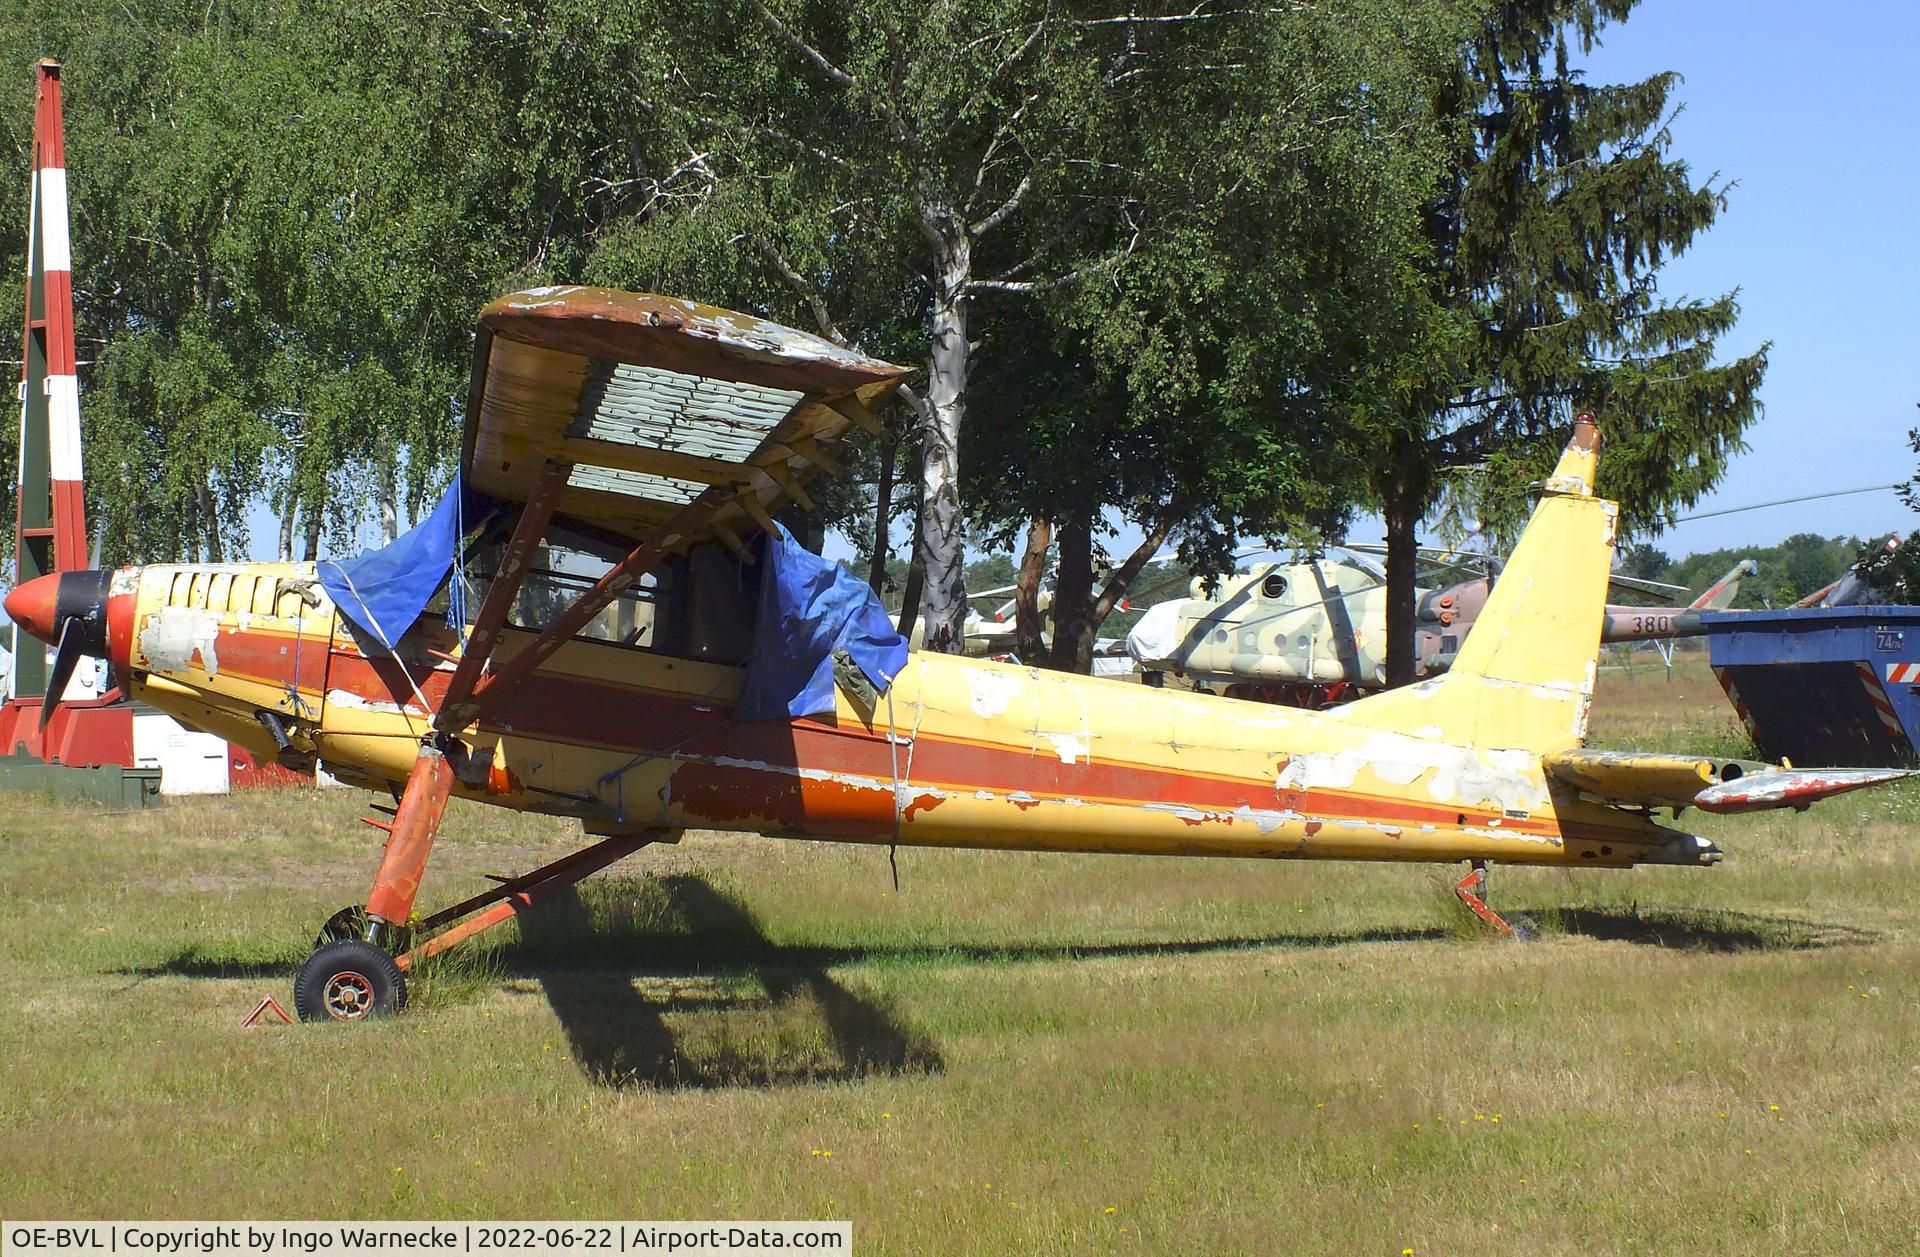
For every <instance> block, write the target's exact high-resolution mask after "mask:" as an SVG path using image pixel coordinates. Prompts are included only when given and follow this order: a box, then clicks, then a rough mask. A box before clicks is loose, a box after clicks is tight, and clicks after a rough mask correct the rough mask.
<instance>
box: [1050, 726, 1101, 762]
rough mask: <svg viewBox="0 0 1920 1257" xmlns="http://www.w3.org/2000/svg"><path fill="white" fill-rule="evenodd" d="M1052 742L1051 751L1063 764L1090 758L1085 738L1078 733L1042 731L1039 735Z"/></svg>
mask: <svg viewBox="0 0 1920 1257" xmlns="http://www.w3.org/2000/svg"><path fill="white" fill-rule="evenodd" d="M1040 736H1041V737H1042V738H1045V739H1046V740H1047V741H1049V742H1051V743H1053V753H1054V754H1055V755H1058V756H1059V757H1060V762H1061V763H1063V764H1072V763H1076V762H1078V761H1079V760H1082V759H1091V758H1092V755H1091V754H1090V753H1089V752H1088V748H1087V739H1086V738H1085V737H1084V736H1083V735H1081V734H1078V733H1043V734H1041V735H1040Z"/></svg>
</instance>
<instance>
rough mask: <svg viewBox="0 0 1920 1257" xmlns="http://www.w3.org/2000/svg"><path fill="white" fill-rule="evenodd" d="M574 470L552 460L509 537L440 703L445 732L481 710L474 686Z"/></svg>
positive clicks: (459, 726)
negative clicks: (568, 477) (569, 474)
mask: <svg viewBox="0 0 1920 1257" xmlns="http://www.w3.org/2000/svg"><path fill="white" fill-rule="evenodd" d="M572 470H573V464H572V463H565V462H549V463H548V464H547V465H546V467H545V468H544V469H542V471H541V473H540V478H539V480H538V481H537V482H535V485H534V489H533V492H532V493H531V494H529V495H528V497H527V504H526V506H525V507H523V508H521V511H520V520H519V522H518V523H516V524H515V525H514V526H513V536H512V537H511V538H510V539H509V540H508V541H507V548H506V551H505V552H504V553H503V554H502V555H501V558H500V570H499V572H497V573H496V574H495V575H494V578H493V583H492V584H491V585H489V586H487V596H486V597H485V598H484V599H483V600H482V601H481V603H480V610H479V611H478V612H477V613H476V614H475V615H474V618H473V631H472V632H471V633H469V634H467V644H466V646H465V648H464V649H463V650H462V651H461V652H460V663H459V666H458V667H456V668H455V669H454V671H453V679H452V680H451V681H449V682H448V683H447V693H446V697H445V698H443V699H442V700H441V702H440V714H439V715H438V716H437V717H435V719H434V722H433V723H434V727H435V728H437V729H439V730H440V732H442V733H453V732H455V731H456V730H459V729H462V728H465V727H466V726H467V725H468V724H469V723H471V722H472V720H473V718H474V716H475V715H477V714H479V711H478V707H477V706H476V705H475V704H473V703H472V702H470V701H469V700H470V699H472V698H473V696H474V688H475V686H476V685H478V684H479V683H480V679H481V673H482V672H483V671H484V670H485V668H486V666H487V662H488V661H489V660H490V659H492V658H493V648H494V647H495V646H497V645H499V644H500V630H501V628H502V627H503V626H504V625H505V624H506V622H507V611H508V610H509V609H510V608H511V607H512V606H513V600H514V599H515V598H517V597H518V596H519V594H520V586H521V584H522V583H523V582H524V581H525V580H526V578H527V568H528V566H529V565H530V564H531V563H532V561H533V552H534V549H535V547H537V546H538V545H539V544H540V538H541V537H542V536H543V535H544V534H545V533H546V531H547V525H548V524H549V523H550V522H551V521H552V520H553V510H554V507H556V506H558V505H559V503H560V494H561V493H562V492H564V491H565V489H566V487H567V475H568V473H570V472H571V471H572ZM456 579H458V578H457V577H456Z"/></svg>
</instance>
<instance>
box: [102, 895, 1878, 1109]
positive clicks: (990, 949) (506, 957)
mask: <svg viewBox="0 0 1920 1257" xmlns="http://www.w3.org/2000/svg"><path fill="white" fill-rule="evenodd" d="M1530 915H1531V916H1532V917H1533V918H1534V920H1535V922H1536V923H1537V924H1538V925H1539V926H1540V927H1541V928H1542V929H1543V930H1544V932H1546V933H1549V934H1565V935H1573V936H1579V937H1586V938H1594V939H1602V940H1609V941H1619V942H1628V943H1634V944H1637V945H1641V946H1649V947H1659V948H1665V949H1672V950H1687V951H1706V952H1713V953H1737V952H1748V951H1800V950H1810V949H1816V948H1824V947H1833V946H1845V945H1858V944H1862V943H1868V942H1871V941H1873V940H1874V939H1876V938H1877V937H1878V935H1876V934H1874V933H1872V932H1870V931H1867V930H1862V929H1857V928H1855V927H1852V926H1846V925H1833V924H1821V923H1815V922H1806V921H1800V920H1795V919H1792V918H1789V917H1780V916H1763V915H1757V914H1752V913H1742V912H1733V911H1716V910H1686V909H1643V908H1641V907H1639V906H1638V905H1632V906H1627V907H1617V908H1616V907H1598V906H1585V907H1576V908H1558V907H1549V908H1543V909H1535V910H1534V911H1533V912H1532V913H1531V914H1530ZM519 934H520V937H519V939H518V941H515V942H512V943H509V944H507V945H505V946H503V947H499V948H497V949H493V950H490V951H488V952H487V953H486V956H485V971H486V974H487V977H486V980H485V981H484V982H483V983H481V985H483V986H491V985H492V982H493V980H494V979H495V978H496V977H499V976H505V977H516V978H522V979H526V980H529V981H532V982H535V983H537V984H538V986H539V988H540V992H541V994H542V995H544V997H545V998H546V1000H547V1002H548V1003H549V1005H550V1006H551V1007H552V1009H553V1012H554V1015H555V1016H556V1017H557V1018H558V1019H559V1021H560V1024H561V1027H562V1029H563V1031H564V1032H565V1034H566V1036H567V1039H568V1043H569V1046H570V1048H571V1051H572V1055H573V1056H574V1058H575V1059H576V1060H577V1061H579V1062H580V1065H581V1067H582V1069H583V1070H584V1071H585V1072H586V1074H587V1075H588V1076H589V1077H590V1078H592V1079H593V1080H594V1081H595V1082H597V1083H599V1084H601V1085H604V1086H609V1087H634V1086H649V1087H661V1088H679V1089H702V1088H719V1087H741V1086H747V1087H752V1086H760V1087H768V1086H783V1085H801V1084H809V1083H819V1082H831V1081H840V1080H847V1079H855V1078H861V1077H867V1076H872V1075H897V1074H904V1073H916V1072H919V1073H924V1072H933V1071H938V1070H939V1069H941V1068H942V1067H943V1066H942V1060H941V1056H940V1053H939V1051H938V1049H937V1047H936V1046H935V1045H934V1044H933V1043H932V1042H931V1041H930V1040H928V1038H927V1037H926V1036H925V1035H924V1034H922V1033H920V1032H918V1031H917V1030H915V1029H914V1028H912V1027H911V1026H910V1025H908V1024H906V1023H905V1022H904V1021H903V1020H902V1019H901V1018H900V1017H899V1016H898V1015H897V1014H896V1012H895V1011H894V1009H893V1008H892V1007H891V1006H890V1003H889V1001H888V1000H887V999H885V998H884V997H883V996H877V995H874V994H870V993H863V992H860V991H856V990H853V989H850V988H849V987H848V986H847V985H845V984H844V983H842V982H841V981H840V980H839V979H837V978H836V977H834V976H833V973H832V972H831V971H832V970H834V969H836V968H839V967H843V966H851V965H859V964H862V963H874V962H877V963H883V964H884V963H888V962H892V963H901V964H931V965H940V964H963V965H964V964H1022V963H1045V962H1059V961H1073V960H1083V959H1111V958H1152V957H1177V956H1197V955H1207V954H1214V953H1225V952H1236V951H1285V950H1294V949H1303V950H1311V949H1324V948H1335V947H1349V946H1355V945H1363V944H1368V943H1390V942H1421V941H1434V940H1440V939H1447V938H1453V937H1457V934H1458V932H1457V931H1454V930H1452V929H1449V928H1445V927H1430V928H1418V929H1402V930H1392V929H1376V930H1355V931H1348V932H1341V933H1271V934H1264V935H1248V936H1231V937H1224V938H1208V939H1189V940H1161V941H1137V942H1115V943H1096V944H1088V945H1076V944H1071V943H1065V944H1063V943H1020V942H1010V943H1006V944H991V945H981V944H945V945H943V944H937V943H926V944H921V943H887V942H878V943H860V944H850V945H846V946H820V945H806V944H788V943H782V942H779V941H777V940H774V939H771V938H769V937H768V936H767V934H766V932H765V930H764V929H763V928H762V927H761V925H760V923H759V921H758V920H757V919H756V918H755V917H754V915H753V913H752V912H750V911H749V910H748V909H747V908H746V907H745V906H744V905H743V904H741V903H740V902H739V901H738V900H737V899H736V898H735V897H733V896H732V895H730V894H728V893H726V892H725V891H724V890H721V889H718V888H716V887H715V886H713V885H712V884H711V883H710V882H708V881H707V880H706V879H705V878H704V877H701V876H699V875H694V874H679V875H673V876H667V877H640V878H609V879H597V880H595V881H592V882H589V883H586V884H584V885H583V886H581V887H574V888H568V889H567V890H565V891H562V892H560V893H557V894H555V895H554V896H553V897H552V898H551V899H549V900H547V901H546V902H544V903H542V904H541V905H540V906H538V907H537V908H535V909H533V910H531V911H528V912H526V913H524V914H522V916H521V917H520V919H519ZM298 960H299V958H298V957H297V956H292V955H289V954H281V955H275V954H273V953H271V952H268V951H265V950H264V949H260V948H258V947H255V948H251V949H245V950H242V949H241V948H238V947H236V948H235V949H234V950H233V951H231V952H225V953H223V952H221V951H219V950H216V949H212V948H208V947H206V946H204V945H193V946H188V947H184V948H181V949H179V950H178V951H175V952H174V953H173V954H171V955H169V956H167V957H166V958H164V959H163V960H161V961H160V962H158V963H157V964H153V965H147V966H141V967H137V968H134V967H128V968H123V969H121V970H119V972H121V973H125V974H130V975H133V976H136V977H140V978H146V977H157V976H177V977H190V978H263V977H272V978H284V977H286V976H287V975H288V974H289V973H290V971H291V970H292V969H294V968H295V967H296V966H297V964H298ZM636 978H639V979H643V980H642V981H640V982H636V980H635V979H636Z"/></svg>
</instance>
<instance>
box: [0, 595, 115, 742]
mask: <svg viewBox="0 0 1920 1257" xmlns="http://www.w3.org/2000/svg"><path fill="white" fill-rule="evenodd" d="M112 581H113V573H112V572H108V571H104V570H101V569H98V568H95V569H89V570H85V571H68V572H55V573H50V574H48V575H46V576H42V577H39V578H37V579H34V580H30V581H28V582H27V583H26V584H24V585H20V586H17V587H15V588H14V590H13V591H12V592H11V593H9V594H8V595H7V597H6V604H5V605H6V612H7V615H8V616H9V617H11V618H12V620H13V622H14V623H15V624H18V625H19V626H20V627H21V628H23V629H25V630H26V631H27V633H28V634H29V635H30V636H32V637H35V638H38V639H39V640H40V641H43V642H46V643H48V644H50V645H52V646H54V655H53V667H52V669H51V670H50V672H49V674H48V676H47V688H46V691H45V695H44V697H43V698H42V699H41V701H40V728H41V730H42V731H44V730H45V729H46V727H47V723H48V722H49V721H50V720H52V719H53V713H54V712H55V711H56V710H58V708H59V706H60V700H61V699H62V698H63V697H64V696H65V693H66V688H67V683H68V682H69V681H71V680H72V679H73V673H74V669H76V668H77V667H79V664H80V659H81V657H82V656H83V655H92V656H94V657H95V658H99V659H105V658H107V657H108V643H107V598H108V594H109V592H110V586H111V584H112Z"/></svg>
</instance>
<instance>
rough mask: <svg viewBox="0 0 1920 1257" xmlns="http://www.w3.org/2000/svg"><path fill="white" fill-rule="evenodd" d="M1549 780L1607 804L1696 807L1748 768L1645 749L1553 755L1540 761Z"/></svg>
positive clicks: (1732, 762) (1547, 755)
mask: <svg viewBox="0 0 1920 1257" xmlns="http://www.w3.org/2000/svg"><path fill="white" fill-rule="evenodd" d="M1540 766H1541V767H1542V768H1544V769H1545V770H1546V773H1547V776H1549V777H1551V778H1553V779H1554V780H1555V781H1558V782H1560V783H1561V784H1562V785H1567V786H1572V787H1573V788H1574V789H1576V790H1579V791H1581V792H1582V793H1584V794H1590V795H1592V796H1593V797H1594V798H1596V799H1603V800H1605V801H1606V802H1608V803H1628V804H1639V805H1643V806H1646V807H1692V806H1693V805H1694V800H1695V798H1696V797H1698V795H1699V794H1700V792H1701V791H1702V790H1705V789H1706V788H1707V787H1709V786H1715V785H1718V784H1719V783H1721V782H1723V781H1736V780H1739V779H1741V777H1742V776H1743V775H1744V774H1745V772H1746V771H1747V768H1748V766H1747V765H1743V764H1740V763H1738V762H1736V761H1733V760H1713V759H1708V758H1707V757H1706V756H1703V755H1660V754H1651V753H1646V752H1642V751H1589V750H1583V749H1577V748H1576V749H1572V750H1565V751H1549V752H1548V753H1547V754H1545V755H1542V756H1541V757H1540Z"/></svg>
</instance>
